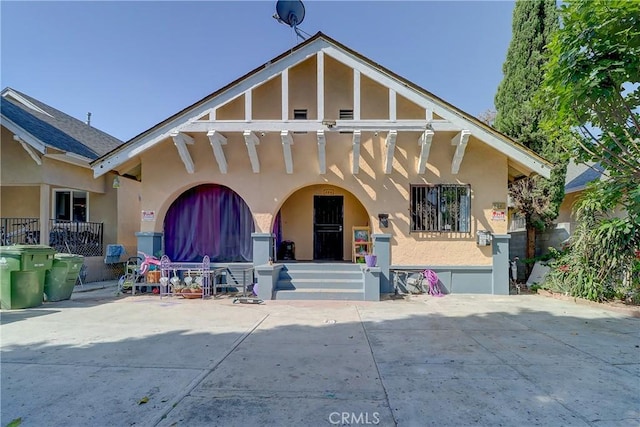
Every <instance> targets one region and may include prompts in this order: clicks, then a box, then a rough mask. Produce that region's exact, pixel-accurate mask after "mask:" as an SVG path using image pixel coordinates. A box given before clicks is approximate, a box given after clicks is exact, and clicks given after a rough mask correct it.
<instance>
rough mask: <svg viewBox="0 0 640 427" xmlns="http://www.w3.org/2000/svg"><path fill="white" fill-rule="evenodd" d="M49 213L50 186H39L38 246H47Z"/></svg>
mask: <svg viewBox="0 0 640 427" xmlns="http://www.w3.org/2000/svg"><path fill="white" fill-rule="evenodd" d="M50 212H51V186H50V185H49V184H40V244H41V245H49V213H50Z"/></svg>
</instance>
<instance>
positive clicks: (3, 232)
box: [0, 218, 40, 246]
mask: <svg viewBox="0 0 640 427" xmlns="http://www.w3.org/2000/svg"><path fill="white" fill-rule="evenodd" d="M0 239H1V240H2V241H1V243H2V246H9V245H37V244H38V243H40V219H38V218H0Z"/></svg>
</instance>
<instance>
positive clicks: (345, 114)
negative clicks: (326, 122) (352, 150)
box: [340, 110, 353, 133]
mask: <svg viewBox="0 0 640 427" xmlns="http://www.w3.org/2000/svg"><path fill="white" fill-rule="evenodd" d="M340 120H353V110H340ZM340 133H353V131H350V130H341V131H340Z"/></svg>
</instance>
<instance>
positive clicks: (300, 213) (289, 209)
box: [281, 184, 369, 260]
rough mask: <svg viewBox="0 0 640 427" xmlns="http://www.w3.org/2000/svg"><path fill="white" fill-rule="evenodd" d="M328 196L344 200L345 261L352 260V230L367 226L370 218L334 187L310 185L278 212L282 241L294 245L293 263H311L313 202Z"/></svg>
mask: <svg viewBox="0 0 640 427" xmlns="http://www.w3.org/2000/svg"><path fill="white" fill-rule="evenodd" d="M327 194H331V195H334V196H343V197H344V222H343V231H344V233H343V234H344V241H343V253H344V259H345V260H350V259H351V234H350V233H351V227H354V226H367V225H369V215H368V214H367V212H366V210H365V209H364V207H363V206H362V204H361V203H360V202H359V201H358V199H356V198H355V197H354V196H353V195H352V194H351V193H349V192H348V191H345V190H344V189H342V188H338V187H335V186H333V185H324V184H321V185H311V186H309V187H304V188H301V189H300V190H297V191H296V192H295V193H293V194H292V195H291V196H289V197H288V198H287V200H286V201H285V202H284V204H283V205H282V208H281V220H282V239H283V240H292V241H293V242H295V244H296V259H299V260H311V259H313V199H314V196H322V195H327Z"/></svg>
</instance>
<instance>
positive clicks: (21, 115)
mask: <svg viewBox="0 0 640 427" xmlns="http://www.w3.org/2000/svg"><path fill="white" fill-rule="evenodd" d="M6 90H11V91H13V92H15V93H16V94H18V95H20V96H22V97H24V98H25V99H26V100H27V101H29V102H31V103H33V104H34V105H35V106H37V107H38V108H40V109H42V110H43V111H45V112H47V113H48V114H49V115H50V116H49V115H47V114H42V113H41V112H39V111H35V110H33V109H32V108H28V107H25V106H24V105H22V104H21V103H19V102H15V101H14V100H12V99H9V98H8V97H2V104H1V111H2V115H3V116H5V117H7V118H8V119H9V120H11V121H13V122H14V123H15V124H17V125H18V126H20V127H21V128H23V129H24V130H25V131H27V132H29V133H30V134H32V135H33V136H34V137H36V138H38V139H39V140H40V141H42V142H43V143H44V144H47V145H50V146H51V147H54V148H57V149H59V150H62V151H66V152H71V153H75V154H78V155H81V156H84V157H87V158H89V159H91V160H95V159H97V158H98V157H100V156H102V155H103V154H105V153H108V152H109V151H111V150H113V149H114V148H116V147H118V146H119V145H122V143H123V142H122V141H120V140H119V139H117V138H115V137H113V136H111V135H109V134H107V133H105V132H103V131H101V130H100V129H96V128H95V127H92V126H89V125H87V124H86V123H84V122H82V121H81V120H78V119H75V118H73V117H71V116H69V115H68V114H65V113H63V112H62V111H59V110H57V109H55V108H53V107H50V106H49V105H47V104H45V103H43V102H40V101H38V100H37V99H34V98H32V97H30V96H28V95H25V94H24V93H21V92H19V91H17V90H15V89H11V88H7V89H5V91H6ZM3 92H4V91H3Z"/></svg>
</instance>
